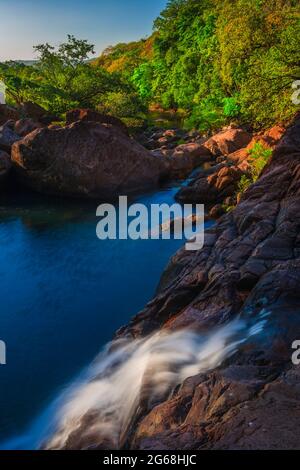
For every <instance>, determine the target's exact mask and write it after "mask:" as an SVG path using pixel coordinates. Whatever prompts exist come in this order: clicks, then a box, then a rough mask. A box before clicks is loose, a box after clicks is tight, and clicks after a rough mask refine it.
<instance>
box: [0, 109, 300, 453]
mask: <svg viewBox="0 0 300 470" xmlns="http://www.w3.org/2000/svg"><path fill="white" fill-rule="evenodd" d="M9 117H10V120H9V121H6V122H5V123H4V124H3V126H2V127H1V128H0V150H1V152H0V184H1V186H2V184H4V182H5V180H6V182H7V178H8V177H9V175H13V177H15V178H17V179H18V181H21V182H22V184H24V185H25V186H28V187H30V188H33V189H35V190H36V191H39V192H41V193H47V194H49V193H50V194H58V195H64V196H77V197H78V196H80V197H81V196H85V197H106V196H107V197H113V196H114V195H117V194H120V191H129V192H131V191H137V190H138V191H142V190H144V189H146V188H149V187H155V186H156V185H159V184H160V183H161V182H162V181H163V180H166V179H172V178H175V177H184V176H187V175H188V174H189V173H190V172H191V171H192V170H194V169H196V168H198V171H197V174H196V175H195V176H194V177H193V178H192V180H191V182H190V184H189V185H188V186H187V187H184V188H182V189H181V191H180V192H179V193H178V195H177V199H178V200H179V201H181V202H198V203H205V204H206V205H207V206H208V208H209V209H210V215H211V216H214V217H216V218H218V219H219V220H218V222H217V223H216V224H215V225H214V226H213V227H212V228H210V229H209V230H207V232H206V234H205V246H204V248H203V249H202V250H201V251H199V252H187V251H185V250H184V249H182V250H180V251H179V252H178V253H176V254H175V256H174V257H173V258H172V259H171V260H170V262H169V265H168V266H167V268H166V270H165V272H164V274H163V276H162V279H161V281H160V286H159V290H158V294H157V296H156V297H155V298H154V299H153V300H152V301H151V302H150V303H149V304H148V305H147V307H146V308H145V310H144V311H142V312H141V313H140V314H139V315H137V316H136V317H135V318H133V320H132V321H131V322H130V324H129V325H128V326H126V327H124V328H122V329H121V330H120V331H119V332H118V333H117V336H116V338H117V339H118V340H123V339H128V338H129V339H139V338H142V337H144V336H146V335H149V334H151V333H153V332H155V331H170V332H175V331H182V330H184V329H186V328H191V329H193V330H194V331H196V332H201V333H207V332H209V331H211V330H213V329H214V328H216V327H219V326H221V325H224V324H227V323H228V322H229V321H231V320H233V319H237V318H239V319H241V320H242V321H244V322H245V323H246V324H249V327H250V328H253V329H255V328H256V327H257V325H258V324H260V326H261V329H260V330H259V331H258V333H257V334H256V335H254V336H250V337H249V338H247V339H245V341H244V342H243V343H242V344H240V345H239V349H238V351H237V352H236V353H235V354H234V355H232V356H230V357H227V358H226V360H225V361H224V362H223V363H221V364H219V366H218V367H217V368H215V369H214V370H211V371H208V372H206V373H201V374H199V375H194V376H192V377H190V378H188V379H186V380H185V381H183V383H180V384H179V385H178V386H177V387H175V388H174V389H173V391H172V393H171V394H170V395H169V396H167V397H165V398H164V399H161V400H160V401H158V402H157V403H153V402H151V403H149V402H148V401H147V399H144V400H143V402H142V403H140V406H139V409H138V413H136V414H135V415H134V416H132V421H131V424H130V426H129V427H128V429H127V433H126V435H125V436H123V440H122V446H123V447H126V448H134V449H170V450H172V449H296V448H299V446H300V439H299V436H300V424H299V423H300V419H299V418H300V387H299V383H300V381H299V379H300V376H299V367H297V366H296V365H294V364H293V362H292V359H291V358H292V353H293V350H292V344H293V342H294V341H295V340H299V339H300V316H299V309H300V294H299V282H300V236H299V233H300V216H299V207H300V119H299V118H296V119H295V122H294V123H292V124H291V125H290V126H289V127H288V128H287V129H285V128H284V127H282V126H276V127H274V128H272V129H270V130H269V131H268V132H264V133H260V134H255V135H253V134H252V133H250V132H248V131H247V130H245V129H241V128H236V127H235V126H231V127H228V128H226V129H223V130H221V131H220V132H219V133H217V134H216V135H214V136H201V135H200V134H198V133H185V132H183V131H181V130H177V129H169V130H167V131H164V130H159V129H152V130H151V132H150V131H146V132H145V133H143V135H140V136H138V137H137V138H136V139H133V138H132V137H130V136H128V132H127V130H126V129H124V127H123V126H122V125H118V123H117V121H114V122H112V121H111V120H110V122H108V121H109V119H108V118H105V117H103V116H99V115H95V114H93V115H91V114H89V112H88V111H79V112H78V111H76V112H72V115H70V119H69V122H68V123H67V124H66V125H65V126H57V125H55V126H53V125H48V124H45V123H43V122H41V120H38V119H37V120H35V119H34V118H32V117H28V116H27V117H25V118H24V117H22V118H21V120H20V119H19V120H18V121H16V120H14V119H11V117H12V116H9ZM42 119H44V118H42ZM105 121H107V122H105ZM137 140H138V141H139V142H137ZM257 142H260V143H261V144H263V146H264V148H268V149H270V150H272V152H273V155H272V158H271V159H270V161H269V163H268V164H267V166H266V167H265V168H264V170H263V171H262V174H261V175H260V178H259V179H258V181H256V182H255V183H254V184H253V185H252V186H250V188H249V189H248V190H247V191H246V192H245V193H244V194H243V195H242V196H241V197H239V198H237V188H238V184H239V182H240V180H241V178H242V176H243V175H245V176H247V175H248V174H249V171H251V168H250V162H249V155H250V151H251V148H253V146H254V145H255V143H257ZM10 155H11V156H10ZM204 164H205V166H203V165H204ZM224 205H230V206H235V205H236V207H235V209H233V210H231V211H230V212H229V213H226V214H224ZM96 418H97V415H96V414H93V413H92V412H89V413H87V414H84V415H83V416H82V417H81V422H80V425H79V426H77V427H76V430H75V431H72V432H71V433H70V435H68V436H67V437H66V439H65V444H64V448H66V449H78V448H80V449H85V448H90V447H93V448H99V449H103V448H105V447H107V446H108V445H109V444H108V442H107V441H105V440H103V438H102V437H100V436H97V433H95V432H94V430H95V429H96V424H97V423H96V422H95V420H96ZM90 431H91V432H90Z"/></svg>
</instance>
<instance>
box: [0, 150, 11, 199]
mask: <svg viewBox="0 0 300 470" xmlns="http://www.w3.org/2000/svg"><path fill="white" fill-rule="evenodd" d="M10 170H11V160H10V156H9V155H8V154H7V153H6V152H3V151H2V150H0V190H1V189H2V187H3V183H4V182H5V181H6V180H7V178H8V175H9V173H10Z"/></svg>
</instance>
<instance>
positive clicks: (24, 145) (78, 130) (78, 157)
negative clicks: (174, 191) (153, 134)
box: [12, 121, 166, 199]
mask: <svg viewBox="0 0 300 470" xmlns="http://www.w3.org/2000/svg"><path fill="white" fill-rule="evenodd" d="M12 161H13V164H14V167H15V169H16V171H17V174H18V175H19V178H20V179H21V180H22V181H23V182H24V183H25V184H26V185H27V186H29V187H30V188H32V189H34V190H36V191H40V192H42V193H47V194H54V195H62V196H72V197H99V198H103V199H107V198H110V197H115V196H117V195H119V194H127V193H130V192H134V191H140V190H144V189H146V188H151V187H154V186H156V185H157V184H158V183H159V181H160V178H161V177H162V175H164V173H165V171H166V169H165V165H164V163H163V161H162V160H161V159H159V158H156V157H154V156H152V155H151V154H150V153H149V152H148V151H147V150H146V149H144V148H143V147H142V146H141V145H140V144H138V143H137V142H135V141H134V140H131V139H130V138H129V137H127V136H126V135H125V134H124V133H123V132H121V131H119V130H118V129H117V128H115V127H113V126H109V125H101V124H98V123H95V122H91V121H78V122H76V123H74V124H71V125H69V126H67V127H63V128H59V127H49V128H43V129H38V130H36V131H34V132H32V133H31V134H29V135H28V136H27V137H25V138H24V139H23V140H22V141H20V142H17V143H16V144H15V145H14V146H13V149H12Z"/></svg>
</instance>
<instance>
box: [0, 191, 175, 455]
mask: <svg viewBox="0 0 300 470" xmlns="http://www.w3.org/2000/svg"><path fill="white" fill-rule="evenodd" d="M177 191H178V185H173V186H172V187H168V188H164V189H161V190H158V191H156V192H153V193H148V194H146V195H143V196H142V197H138V198H137V201H138V202H143V203H144V204H146V205H147V206H149V205H150V204H151V203H162V202H166V203H173V202H174V195H175V194H176V192H177ZM97 205H98V203H97V201H93V202H80V201H61V200H57V199H47V198H42V197H41V196H39V195H35V194H28V193H26V194H18V195H17V196H14V197H12V196H9V195H8V196H4V195H1V196H0V242H1V249H0V279H1V281H0V297H1V304H0V305H1V306H0V309H1V314H0V339H1V340H3V341H5V343H6V347H7V364H6V365H5V366H0V410H1V412H0V448H32V447H33V446H34V439H35V438H36V437H37V435H38V433H39V432H42V430H41V427H42V426H43V425H45V422H44V421H45V420H47V419H48V418H49V416H48V417H46V415H45V410H47V409H48V413H51V410H50V411H49V404H50V403H52V402H53V400H55V398H56V397H57V396H59V394H60V393H62V391H63V390H64V389H65V388H66V387H67V386H68V385H69V383H70V382H72V381H73V380H74V379H75V378H76V376H78V374H80V371H82V370H83V369H84V368H85V367H86V366H87V365H88V364H89V363H90V362H91V361H92V360H93V358H94V357H95V356H96V355H97V354H98V353H99V351H100V349H101V348H102V346H103V345H104V344H105V343H107V342H108V341H110V340H111V338H112V336H113V334H114V333H115V331H116V330H117V329H118V328H119V327H120V326H122V325H124V324H126V323H127V322H128V320H129V319H130V318H131V317H132V316H133V315H135V314H136V313H137V312H138V311H139V310H141V309H142V308H143V307H144V306H145V304H146V303H147V302H148V301H149V300H150V299H151V298H152V296H153V295H154V293H155V289H156V287H157V284H158V281H159V278H160V275H161V273H162V271H163V269H164V267H165V266H166V264H167V262H168V260H169V258H170V256H171V255H172V254H173V253H175V251H176V250H177V249H178V248H179V247H180V246H182V244H183V241H182V240H168V241H167V240H148V241H145V240H139V241H133V240H122V241H120V240H114V241H108V240H106V241H100V240H99V239H98V238H97V237H96V225H97V222H98V218H97V217H96V208H97ZM43 416H44V418H42V417H43ZM29 430H31V431H29ZM33 430H34V431H33ZM29 432H31V433H34V434H35V436H34V437H33V438H32V439H31V437H30V436H29ZM21 436H27V437H28V438H27V439H25V438H22V437H21Z"/></svg>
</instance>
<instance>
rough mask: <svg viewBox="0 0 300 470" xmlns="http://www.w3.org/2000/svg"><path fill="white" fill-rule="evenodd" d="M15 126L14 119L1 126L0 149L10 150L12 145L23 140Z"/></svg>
mask: <svg viewBox="0 0 300 470" xmlns="http://www.w3.org/2000/svg"><path fill="white" fill-rule="evenodd" d="M14 126H15V123H14V121H7V122H6V123H5V124H3V126H0V150H4V151H5V152H10V151H11V147H12V145H13V144H14V143H15V142H18V140H21V137H20V136H19V135H18V134H17V133H16V132H15V130H14Z"/></svg>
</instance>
